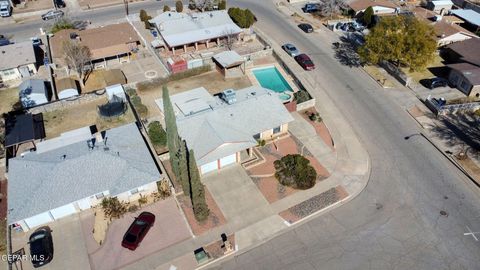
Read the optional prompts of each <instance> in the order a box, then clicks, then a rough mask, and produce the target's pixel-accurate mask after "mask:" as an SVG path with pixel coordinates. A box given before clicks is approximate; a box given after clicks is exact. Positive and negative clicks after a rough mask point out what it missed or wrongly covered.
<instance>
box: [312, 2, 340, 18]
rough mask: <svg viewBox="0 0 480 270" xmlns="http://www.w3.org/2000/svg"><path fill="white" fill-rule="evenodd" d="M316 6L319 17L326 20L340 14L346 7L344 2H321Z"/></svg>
mask: <svg viewBox="0 0 480 270" xmlns="http://www.w3.org/2000/svg"><path fill="white" fill-rule="evenodd" d="M318 5H319V7H320V11H319V13H320V15H322V16H323V17H328V18H332V17H333V16H334V15H338V14H340V13H341V12H342V9H343V8H345V7H346V4H345V0H322V1H320V3H318Z"/></svg>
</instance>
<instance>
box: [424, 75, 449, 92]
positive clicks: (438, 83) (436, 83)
mask: <svg viewBox="0 0 480 270" xmlns="http://www.w3.org/2000/svg"><path fill="white" fill-rule="evenodd" d="M447 85H448V81H447V80H446V79H444V78H438V77H437V78H433V79H430V80H429V81H428V83H427V86H428V88H430V89H434V88H437V87H445V86H447Z"/></svg>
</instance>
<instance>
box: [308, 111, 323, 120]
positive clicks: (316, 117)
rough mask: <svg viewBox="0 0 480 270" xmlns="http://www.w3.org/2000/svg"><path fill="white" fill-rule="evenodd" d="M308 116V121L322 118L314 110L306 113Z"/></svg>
mask: <svg viewBox="0 0 480 270" xmlns="http://www.w3.org/2000/svg"><path fill="white" fill-rule="evenodd" d="M308 118H309V119H310V121H313V122H315V121H317V122H322V121H323V119H322V117H321V116H320V114H319V113H318V112H314V113H311V114H309V115H308Z"/></svg>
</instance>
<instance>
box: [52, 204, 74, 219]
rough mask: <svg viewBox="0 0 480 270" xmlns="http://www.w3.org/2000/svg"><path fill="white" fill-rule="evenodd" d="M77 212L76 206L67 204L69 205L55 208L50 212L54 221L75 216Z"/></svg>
mask: <svg viewBox="0 0 480 270" xmlns="http://www.w3.org/2000/svg"><path fill="white" fill-rule="evenodd" d="M76 212H77V209H75V206H73V204H67V205H64V206H61V207H58V208H55V209H53V210H50V213H51V214H52V216H53V218H54V219H59V218H62V217H66V216H69V215H71V214H75V213H76Z"/></svg>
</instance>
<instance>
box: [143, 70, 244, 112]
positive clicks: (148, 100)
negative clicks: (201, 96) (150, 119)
mask: <svg viewBox="0 0 480 270" xmlns="http://www.w3.org/2000/svg"><path fill="white" fill-rule="evenodd" d="M167 86H168V89H169V91H170V95H174V94H177V93H181V92H185V91H187V90H191V89H194V88H197V87H201V86H203V87H205V89H207V90H208V92H210V93H211V94H217V93H219V92H221V91H223V90H225V89H228V88H233V89H241V88H245V87H248V86H252V83H251V82H250V80H249V79H248V77H247V76H243V77H241V78H234V79H228V80H225V79H224V78H223V75H221V74H220V73H219V72H217V71H211V72H207V73H203V74H200V75H197V76H193V77H190V78H186V79H183V80H178V81H172V82H169V83H167ZM137 93H138V95H139V96H140V98H141V99H142V102H143V104H145V105H146V106H147V107H148V112H149V114H150V116H155V115H159V114H160V110H159V109H158V107H157V104H156V103H155V99H159V98H162V85H159V86H158V87H157V88H153V89H148V90H145V91H137Z"/></svg>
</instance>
